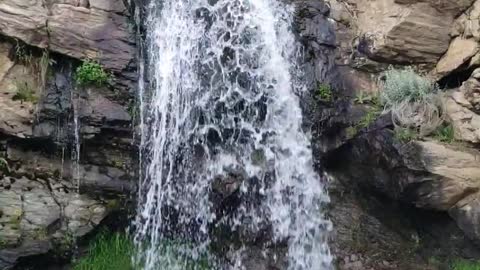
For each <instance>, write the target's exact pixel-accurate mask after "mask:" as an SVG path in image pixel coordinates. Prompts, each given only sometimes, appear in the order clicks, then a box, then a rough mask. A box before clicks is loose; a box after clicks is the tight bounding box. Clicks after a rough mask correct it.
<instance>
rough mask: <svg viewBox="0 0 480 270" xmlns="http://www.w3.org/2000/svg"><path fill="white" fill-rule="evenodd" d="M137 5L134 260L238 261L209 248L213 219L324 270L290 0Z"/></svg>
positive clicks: (158, 265) (292, 263) (182, 263)
mask: <svg viewBox="0 0 480 270" xmlns="http://www.w3.org/2000/svg"><path fill="white" fill-rule="evenodd" d="M146 10H147V11H148V12H147V13H148V14H147V15H146V18H145V21H144V24H145V26H146V27H145V31H146V37H145V44H144V46H145V55H144V60H145V62H144V63H143V62H142V64H141V65H140V66H141V69H140V73H141V74H140V76H141V83H140V85H139V88H140V90H139V93H140V103H141V105H140V106H141V108H140V112H141V119H140V122H141V124H140V126H141V132H142V135H141V147H140V153H141V154H140V159H141V161H140V164H141V168H140V171H141V173H140V180H139V191H138V192H139V194H138V200H139V201H138V209H137V216H136V219H135V222H134V226H135V240H136V244H137V247H138V249H139V252H138V256H136V258H135V262H136V263H138V264H140V265H141V267H139V268H141V269H145V270H153V269H169V270H170V269H205V268H201V267H196V263H195V262H198V261H199V260H202V259H203V258H204V257H205V255H204V254H208V255H207V257H208V260H211V261H215V266H212V265H211V266H210V268H215V269H216V268H218V269H243V268H244V267H243V266H242V262H241V259H238V260H237V261H235V260H234V261H232V260H231V259H230V260H222V258H218V257H219V256H218V255H217V254H214V252H210V250H209V246H210V244H211V243H212V242H213V241H216V240H215V239H214V238H215V237H214V235H213V234H214V231H215V228H218V227H221V226H222V225H225V226H226V227H228V228H229V230H230V232H231V233H232V234H242V233H243V234H245V233H248V234H252V235H255V234H257V233H258V234H261V233H262V232H264V231H265V230H267V231H269V233H268V235H270V237H269V239H268V240H266V241H267V242H268V243H265V245H264V247H265V248H266V247H267V246H269V245H270V246H271V244H279V243H284V244H285V245H286V246H287V252H286V253H287V254H286V260H287V261H288V269H290V270H313V269H318V270H320V269H331V260H332V257H331V255H330V253H329V249H328V245H327V243H326V240H327V239H326V237H327V232H328V231H329V230H330V227H331V224H330V222H329V221H328V220H326V219H325V217H324V214H323V206H324V204H325V203H328V201H329V198H328V195H327V194H326V192H325V187H324V182H323V181H322V180H321V178H320V177H319V176H318V175H317V174H316V172H315V171H314V169H313V163H312V153H311V147H310V138H309V136H308V134H306V133H305V132H304V131H303V130H302V125H301V124H302V111H301V109H300V99H299V95H300V94H301V93H302V91H305V86H304V85H303V84H302V75H303V74H302V70H301V68H300V65H298V64H297V63H298V60H299V56H300V53H299V52H300V51H301V48H300V46H299V44H298V43H297V42H296V40H295V36H294V34H293V32H292V29H291V28H292V23H293V13H294V8H293V6H291V5H289V4H286V3H284V2H282V1H277V0H163V1H160V0H151V1H150V3H148V6H147V7H146ZM143 78H144V79H145V81H143ZM219 190H220V191H219ZM222 191H223V193H222ZM215 196H216V197H215ZM233 196H235V197H236V198H237V200H236V201H237V202H236V203H235V206H234V207H231V208H233V209H230V210H228V211H227V210H225V209H223V210H219V209H218V202H216V199H215V198H218V197H220V198H222V199H225V198H226V197H233ZM242 245H243V247H239V248H235V247H232V248H231V249H232V252H233V253H237V255H238V256H232V258H240V257H241V256H240V252H241V250H244V249H247V248H248V247H247V246H246V245H247V244H246V243H242ZM192 262H193V263H192ZM242 267H243V268H242Z"/></svg>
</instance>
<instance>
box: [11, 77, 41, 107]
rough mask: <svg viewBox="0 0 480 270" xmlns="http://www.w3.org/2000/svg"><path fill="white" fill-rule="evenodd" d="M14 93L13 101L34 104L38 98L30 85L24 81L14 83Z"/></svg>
mask: <svg viewBox="0 0 480 270" xmlns="http://www.w3.org/2000/svg"><path fill="white" fill-rule="evenodd" d="M15 88H16V93H15V95H14V96H13V97H12V99H13V100H20V101H21V102H32V103H36V102H37V101H38V97H37V95H36V93H35V90H33V87H32V86H31V85H30V83H28V82H26V81H16V82H15Z"/></svg>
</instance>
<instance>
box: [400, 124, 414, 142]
mask: <svg viewBox="0 0 480 270" xmlns="http://www.w3.org/2000/svg"><path fill="white" fill-rule="evenodd" d="M417 138H418V134H417V132H416V131H414V130H411V129H409V128H402V127H397V128H395V139H397V140H398V141H399V142H403V143H408V142H410V141H413V140H416V139H417Z"/></svg>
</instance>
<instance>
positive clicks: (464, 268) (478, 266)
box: [452, 260, 480, 270]
mask: <svg viewBox="0 0 480 270" xmlns="http://www.w3.org/2000/svg"><path fill="white" fill-rule="evenodd" d="M452 270H480V262H478V261H477V262H474V261H467V260H457V261H455V262H454V263H453V264H452Z"/></svg>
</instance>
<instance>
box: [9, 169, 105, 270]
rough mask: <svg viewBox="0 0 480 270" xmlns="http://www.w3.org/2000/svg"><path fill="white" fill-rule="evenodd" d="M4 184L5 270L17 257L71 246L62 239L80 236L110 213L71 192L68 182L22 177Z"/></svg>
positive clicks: (88, 198) (83, 196) (91, 199)
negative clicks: (5, 185)
mask: <svg viewBox="0 0 480 270" xmlns="http://www.w3.org/2000/svg"><path fill="white" fill-rule="evenodd" d="M6 181H8V182H10V183H11V185H10V187H9V188H8V189H5V187H0V213H1V214H0V224H1V226H2V230H0V239H2V243H1V245H0V265H1V264H2V263H3V264H4V265H3V266H4V267H6V268H7V269H8V268H9V267H12V266H13V265H14V264H15V263H16V262H17V260H18V259H19V258H20V257H28V256H32V255H40V254H45V253H47V252H49V251H50V250H51V248H52V246H54V245H58V244H63V245H65V244H68V243H69V244H71V242H70V240H68V243H65V241H67V240H65V239H68V238H70V237H74V238H76V237H81V236H84V235H85V234H86V233H88V232H90V231H91V230H92V229H93V228H95V227H96V226H97V225H98V224H99V223H100V222H101V221H102V220H103V219H104V218H105V217H106V216H107V214H108V213H109V211H110V210H109V209H108V208H107V207H106V206H105V203H104V202H102V201H99V200H95V199H93V198H91V197H89V196H86V195H79V194H76V193H75V192H73V186H72V185H70V184H69V183H68V182H62V181H59V180H56V181H55V180H53V179H49V180H42V179H35V180H30V179H28V178H26V177H22V178H9V177H6V178H3V179H1V180H0V182H6ZM54 183H56V184H54ZM72 239H73V238H72ZM2 269H3V268H2Z"/></svg>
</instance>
